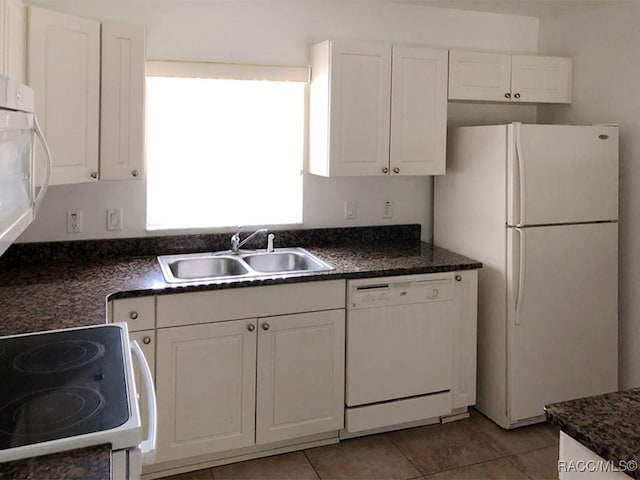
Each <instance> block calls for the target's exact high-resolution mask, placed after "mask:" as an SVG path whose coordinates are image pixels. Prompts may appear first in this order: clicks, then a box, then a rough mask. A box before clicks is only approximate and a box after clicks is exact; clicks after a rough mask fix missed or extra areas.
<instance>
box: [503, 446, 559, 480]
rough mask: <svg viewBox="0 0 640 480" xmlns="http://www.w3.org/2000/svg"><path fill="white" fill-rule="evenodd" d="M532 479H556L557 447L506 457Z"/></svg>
mask: <svg viewBox="0 0 640 480" xmlns="http://www.w3.org/2000/svg"><path fill="white" fill-rule="evenodd" d="M507 458H508V460H509V461H511V462H512V463H513V464H514V465H515V466H517V467H518V468H519V469H520V470H523V471H524V472H525V473H527V475H529V476H530V477H531V478H533V479H534V480H557V479H558V447H547V448H541V449H539V450H533V451H531V452H526V453H520V454H518V455H514V456H512V457H507Z"/></svg>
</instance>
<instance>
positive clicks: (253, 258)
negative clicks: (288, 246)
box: [243, 251, 326, 272]
mask: <svg viewBox="0 0 640 480" xmlns="http://www.w3.org/2000/svg"><path fill="white" fill-rule="evenodd" d="M243 260H244V261H245V262H247V263H248V264H249V266H250V267H251V268H253V269H254V270H255V271H257V272H297V271H302V272H309V271H311V272H317V271H319V270H320V271H321V270H326V268H325V266H326V264H325V263H324V262H322V260H319V259H317V258H316V257H313V256H311V254H310V253H308V252H297V251H296V252H273V253H256V254H254V255H245V256H244V257H243Z"/></svg>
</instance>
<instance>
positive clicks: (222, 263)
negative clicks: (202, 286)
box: [167, 255, 249, 279]
mask: <svg viewBox="0 0 640 480" xmlns="http://www.w3.org/2000/svg"><path fill="white" fill-rule="evenodd" d="M167 266H168V269H169V271H170V272H171V275H172V277H173V278H177V279H180V278H184V279H194V278H211V277H234V276H236V275H244V274H246V273H249V270H248V269H247V267H245V266H244V265H243V264H242V263H241V262H240V261H239V259H237V258H234V257H214V256H211V255H208V256H197V257H192V258H178V259H176V260H173V261H169V262H167Z"/></svg>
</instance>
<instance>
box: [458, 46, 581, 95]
mask: <svg viewBox="0 0 640 480" xmlns="http://www.w3.org/2000/svg"><path fill="white" fill-rule="evenodd" d="M571 82H572V59H571V58H567V57H545V56H538V55H515V54H513V55H512V54H508V53H507V54H504V53H488V52H474V51H464V50H450V51H449V100H478V101H488V102H514V103H571Z"/></svg>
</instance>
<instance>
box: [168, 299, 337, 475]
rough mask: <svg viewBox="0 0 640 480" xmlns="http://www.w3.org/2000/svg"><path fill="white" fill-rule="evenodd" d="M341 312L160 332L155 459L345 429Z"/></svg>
mask: <svg viewBox="0 0 640 480" xmlns="http://www.w3.org/2000/svg"><path fill="white" fill-rule="evenodd" d="M344 321H345V315H344V310H342V309H341V310H329V311H324V312H311V313H302V314H294V315H283V316H279V317H265V318H261V319H258V320H256V319H247V320H233V321H227V322H216V323H210V324H204V325H191V326H186V327H175V328H163V329H159V330H158V342H157V357H158V363H157V379H156V385H157V392H158V417H159V426H158V453H157V457H156V461H157V462H158V463H161V462H168V461H173V460H179V459H183V458H188V457H195V456H199V455H206V454H210V453H215V452H222V451H227V450H234V449H238V448H242V447H248V446H251V445H254V444H267V443H272V442H277V441H281V440H288V439H293V438H298V437H305V436H308V435H313V434H316V433H323V432H328V431H332V430H336V431H337V430H339V429H340V428H342V426H343V419H344Z"/></svg>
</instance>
